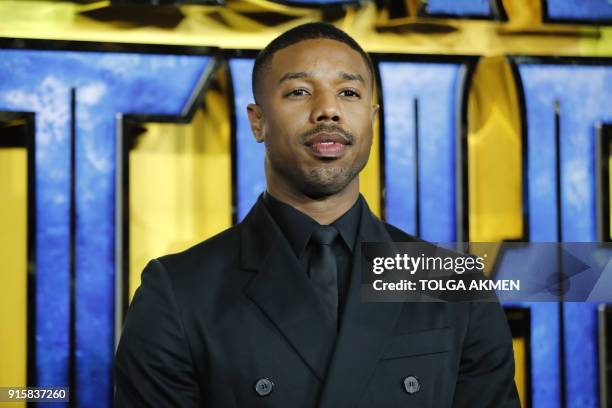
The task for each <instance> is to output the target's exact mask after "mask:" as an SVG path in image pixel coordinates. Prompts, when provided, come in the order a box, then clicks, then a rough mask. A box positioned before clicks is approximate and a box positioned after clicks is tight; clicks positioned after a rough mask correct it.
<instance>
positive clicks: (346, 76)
mask: <svg viewBox="0 0 612 408" xmlns="http://www.w3.org/2000/svg"><path fill="white" fill-rule="evenodd" d="M309 76H310V75H308V73H307V72H287V73H286V74H284V75H283V76H282V77H280V79H279V80H278V83H279V84H281V83H283V82H284V81H288V80H290V79H304V78H308V77H309ZM339 76H340V77H341V78H342V79H343V80H345V81H357V82H361V83H362V84H363V85H365V84H366V83H365V80H364V79H363V77H362V76H361V74H351V73H349V72H344V71H340V72H339Z"/></svg>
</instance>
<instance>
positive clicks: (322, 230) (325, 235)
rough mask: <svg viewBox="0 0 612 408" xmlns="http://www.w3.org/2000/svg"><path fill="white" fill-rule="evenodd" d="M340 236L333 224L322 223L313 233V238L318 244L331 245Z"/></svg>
mask: <svg viewBox="0 0 612 408" xmlns="http://www.w3.org/2000/svg"><path fill="white" fill-rule="evenodd" d="M337 236H338V230H337V229H336V228H335V227H332V226H331V225H321V226H319V227H318V228H317V229H316V230H315V231H314V232H313V233H312V240H313V241H314V242H315V243H316V244H318V245H331V244H332V243H333V242H334V241H335V240H336V237H337Z"/></svg>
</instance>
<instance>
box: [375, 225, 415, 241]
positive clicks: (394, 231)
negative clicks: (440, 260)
mask: <svg viewBox="0 0 612 408" xmlns="http://www.w3.org/2000/svg"><path fill="white" fill-rule="evenodd" d="M383 225H384V226H385V229H386V230H387V232H388V233H389V235H390V236H391V239H392V240H393V241H395V242H425V241H423V240H422V239H420V238H418V237H416V236H414V235H410V234H407V233H406V232H404V231H402V230H401V229H399V228H397V227H396V226H394V225H391V224H387V223H386V222H383Z"/></svg>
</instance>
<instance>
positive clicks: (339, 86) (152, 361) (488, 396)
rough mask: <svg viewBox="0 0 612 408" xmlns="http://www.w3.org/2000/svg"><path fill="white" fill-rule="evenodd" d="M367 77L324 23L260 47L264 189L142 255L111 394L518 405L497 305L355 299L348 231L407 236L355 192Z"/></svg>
mask: <svg viewBox="0 0 612 408" xmlns="http://www.w3.org/2000/svg"><path fill="white" fill-rule="evenodd" d="M373 81H374V80H373V68H372V64H371V62H370V59H369V58H368V56H367V54H366V53H365V52H364V51H363V50H362V49H361V48H360V47H359V45H358V44H357V43H356V42H355V41H354V40H353V39H352V38H350V37H349V36H348V35H346V34H345V33H344V32H342V31H340V30H338V29H336V28H334V27H333V26H331V25H327V24H321V23H312V24H306V25H303V26H300V27H297V28H294V29H292V30H290V31H288V32H286V33H284V34H282V35H281V36H280V37H278V38H276V39H275V40H274V41H272V42H271V43H270V44H269V45H268V46H267V47H266V48H265V49H264V50H263V51H262V52H261V53H260V54H259V56H258V57H257V60H256V63H255V67H254V70H253V94H254V96H255V101H256V103H254V104H250V105H249V106H248V108H247V111H248V116H249V120H250V123H251V127H252V131H253V134H254V136H255V139H256V140H257V141H258V142H262V143H264V144H265V148H266V159H265V170H266V182H267V191H266V192H265V193H264V194H262V196H260V198H259V199H258V201H257V203H256V204H255V205H254V207H253V209H252V210H251V212H250V213H249V214H248V215H247V217H246V218H245V220H244V221H243V222H241V223H240V224H239V225H237V226H235V227H233V228H230V229H229V230H226V231H224V232H222V233H221V234H219V235H217V236H215V237H213V238H211V239H209V240H207V241H204V242H203V243H201V244H199V245H196V246H195V247H193V248H191V249H188V250H187V251H185V252H182V253H180V254H175V255H169V256H165V257H162V258H159V259H157V260H153V261H152V262H151V263H149V265H148V266H147V267H146V268H145V270H144V272H143V274H142V285H141V287H140V288H139V289H138V291H137V292H136V295H135V297H134V300H133V302H132V304H131V306H130V311H129V313H128V317H127V320H126V323H125V328H124V330H123V334H122V338H121V342H120V344H119V348H118V351H117V356H116V362H115V364H116V370H115V373H116V384H117V387H116V402H117V406H119V407H132V406H133V407H145V406H151V407H170V406H173V407H174V406H176V407H195V406H202V407H223V408H229V407H248V408H251V407H283V408H287V407H291V408H293V407H315V406H318V407H322V408H332V407H333V408H341V407H405V406H407V407H425V406H427V407H450V406H454V407H478V408H482V407H517V406H519V402H518V397H517V393H516V388H515V385H514V381H513V375H514V361H513V353H512V342H511V337H510V334H509V330H508V325H507V323H506V321H505V318H504V315H503V312H502V310H501V308H500V306H499V304H497V303H455V304H452V303H367V302H362V301H361V297H360V281H361V273H360V265H361V255H360V254H361V249H360V244H361V242H391V241H414V240H415V238H413V237H411V236H409V235H407V234H405V233H403V232H402V231H400V230H398V229H396V228H394V227H392V226H390V225H386V224H383V223H382V222H380V221H379V220H378V219H376V218H375V217H374V215H373V214H372V213H371V212H370V210H369V209H368V206H367V204H366V202H365V200H364V199H363V197H361V196H360V195H359V172H360V171H361V170H362V169H363V167H364V166H365V164H366V162H367V159H368V155H369V152H370V146H371V144H372V132H373V121H374V118H375V116H376V114H377V112H378V106H377V105H375V104H374V103H373V100H372V93H373Z"/></svg>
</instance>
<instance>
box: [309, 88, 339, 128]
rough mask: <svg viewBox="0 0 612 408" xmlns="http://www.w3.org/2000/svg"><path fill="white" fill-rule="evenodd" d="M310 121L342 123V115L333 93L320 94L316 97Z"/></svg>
mask: <svg viewBox="0 0 612 408" xmlns="http://www.w3.org/2000/svg"><path fill="white" fill-rule="evenodd" d="M310 119H311V121H312V122H313V123H324V122H334V123H342V114H341V112H340V107H339V106H338V100H337V99H336V96H335V94H334V93H332V92H321V93H320V94H319V95H317V98H315V100H314V105H313V108H312V113H311V117H310Z"/></svg>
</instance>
